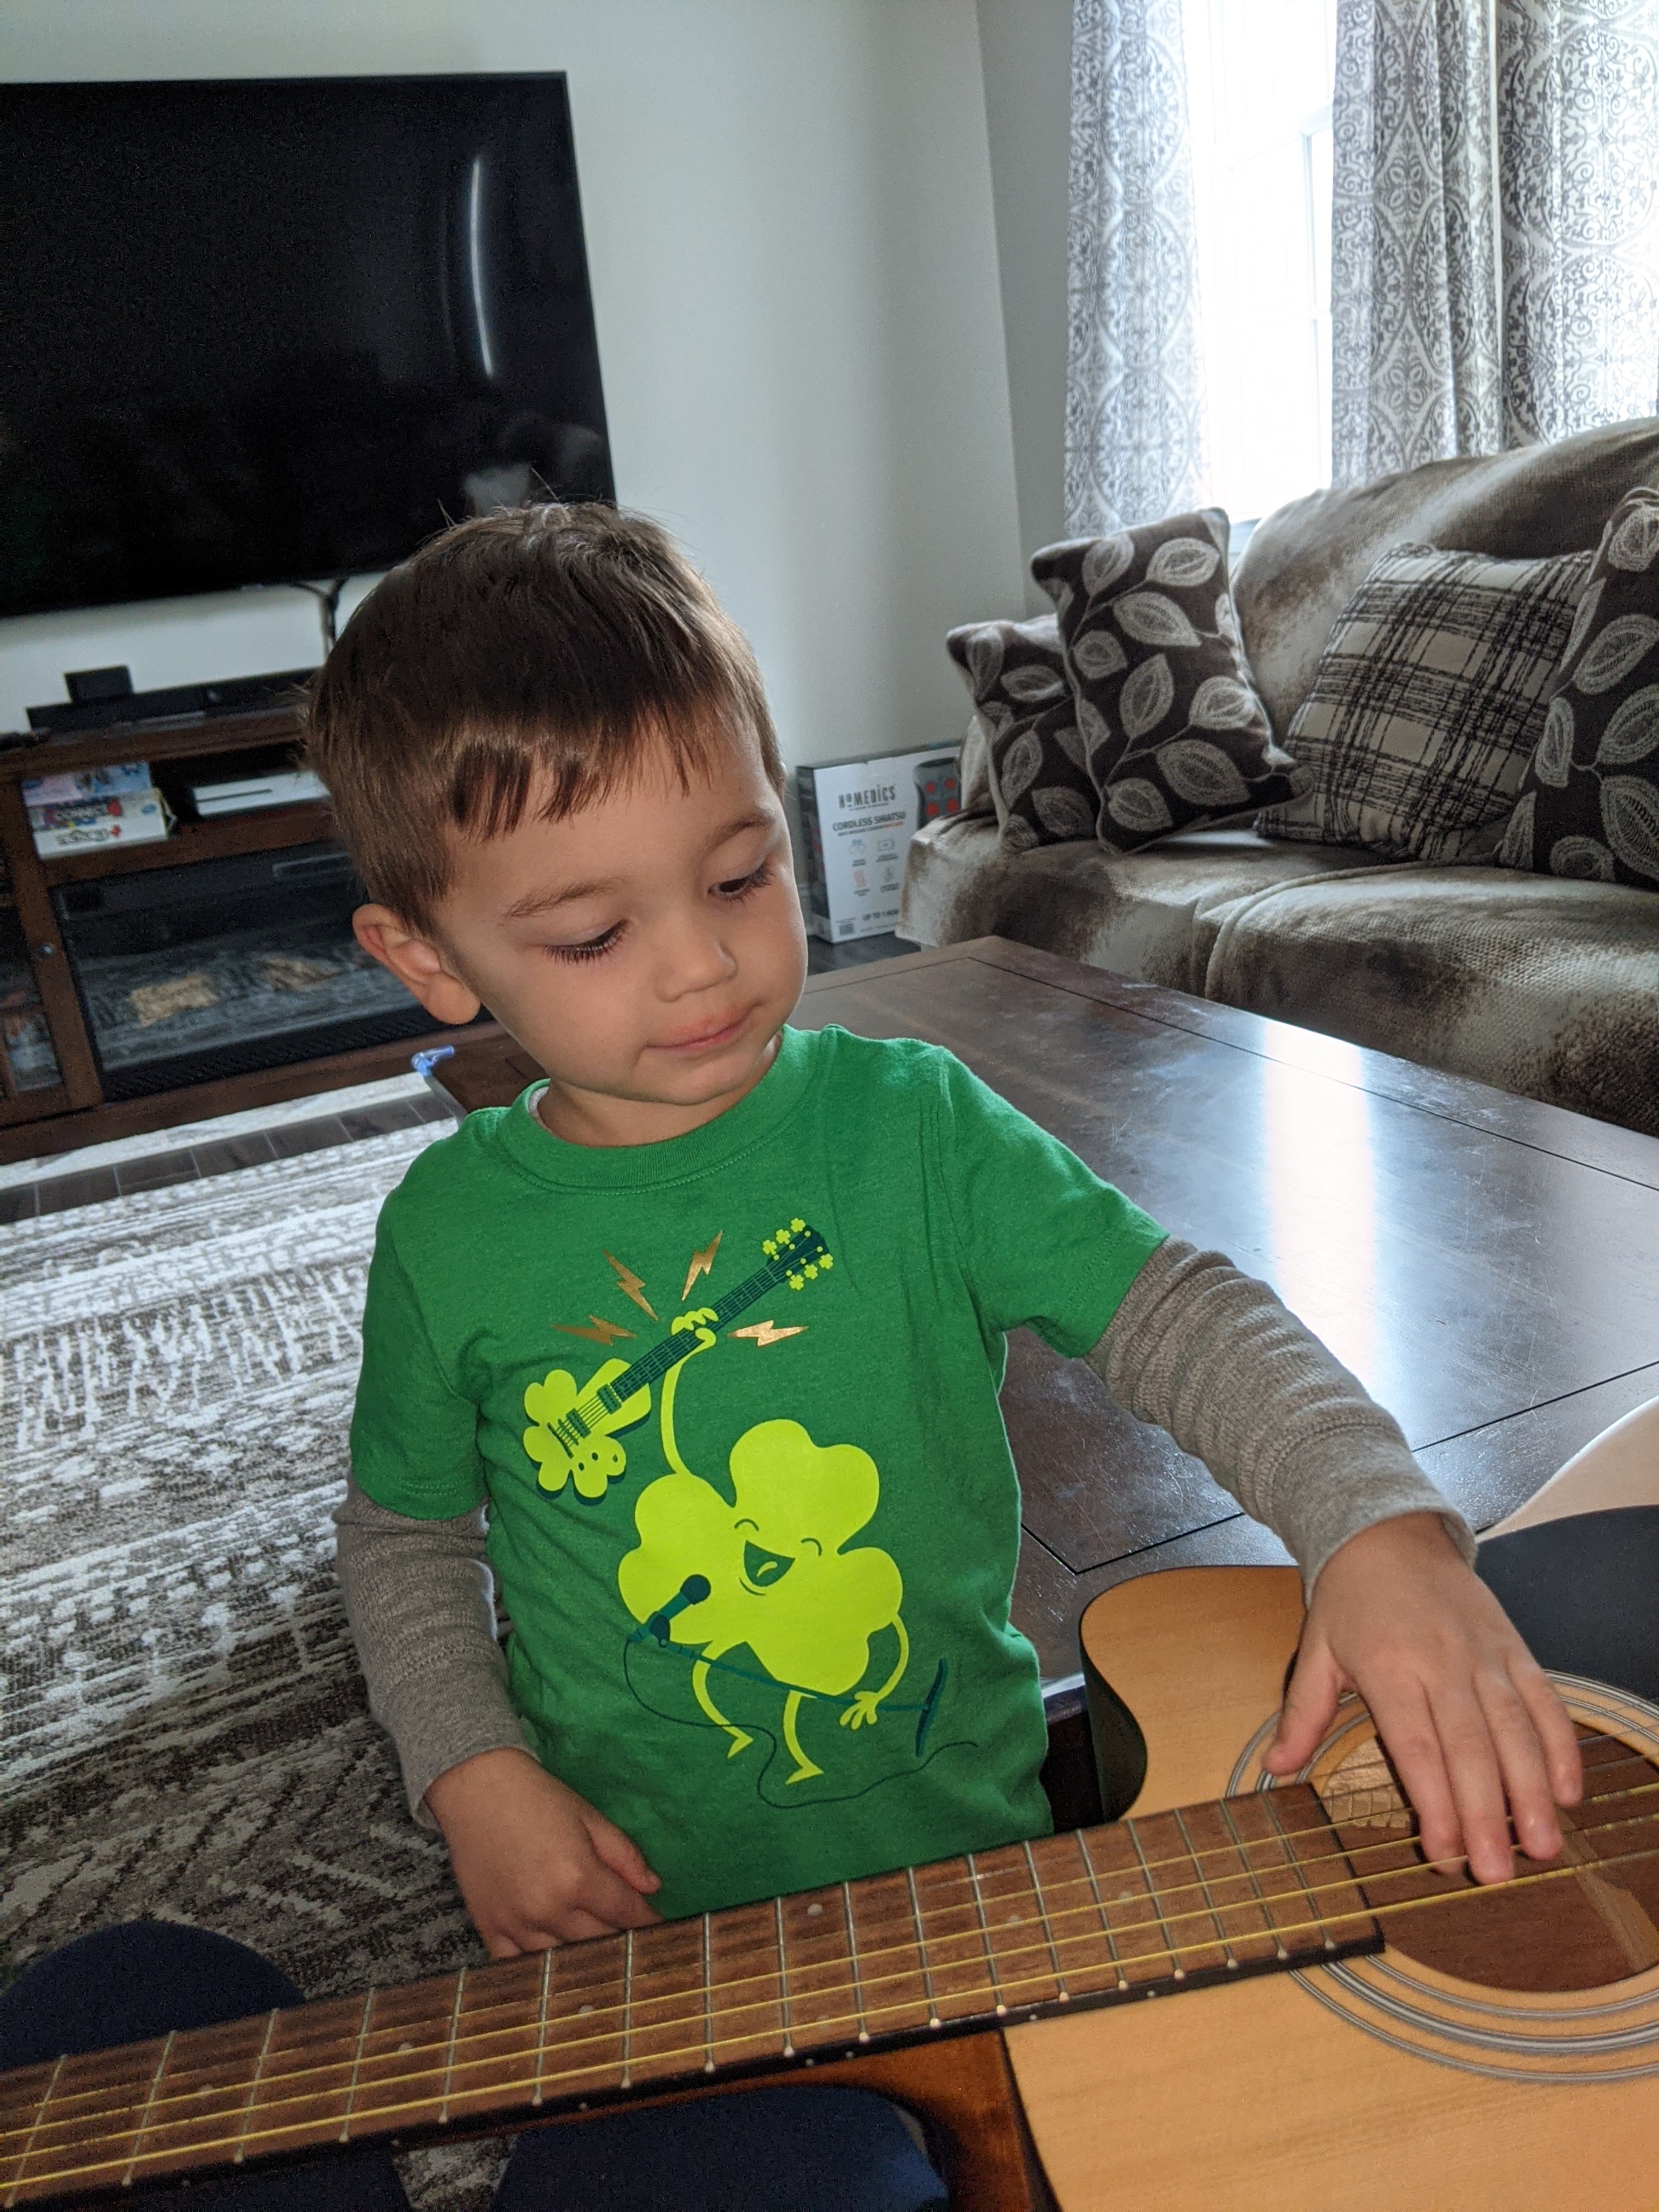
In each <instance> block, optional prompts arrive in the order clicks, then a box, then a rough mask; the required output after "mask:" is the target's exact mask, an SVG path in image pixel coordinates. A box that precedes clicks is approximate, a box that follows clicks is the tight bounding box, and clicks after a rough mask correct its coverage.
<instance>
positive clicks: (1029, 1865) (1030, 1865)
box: [1021, 1843, 1072, 2004]
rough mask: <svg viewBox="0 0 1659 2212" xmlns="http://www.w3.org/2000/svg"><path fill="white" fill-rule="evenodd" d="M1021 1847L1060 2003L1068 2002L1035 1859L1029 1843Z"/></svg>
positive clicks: (1068, 1991) (1070, 1994)
mask: <svg viewBox="0 0 1659 2212" xmlns="http://www.w3.org/2000/svg"><path fill="white" fill-rule="evenodd" d="M1021 1849H1022V1850H1024V1853H1025V1866H1026V1870H1027V1872H1028V1873H1029V1874H1030V1877H1031V1895H1032V1897H1033V1898H1034V1899H1036V1909H1037V1918H1038V1920H1039V1921H1040V1922H1041V1923H1042V1934H1043V1940H1044V1941H1045V1942H1047V1944H1048V1963H1049V1965H1050V1966H1052V1967H1053V1969H1054V1980H1055V1982H1056V1984H1058V1985H1059V1989H1060V2003H1061V2004H1069V2003H1070V2002H1071V1996H1072V1993H1071V1991H1070V1990H1068V1989H1067V1988H1066V1977H1065V1975H1064V1974H1062V1973H1061V1972H1060V1953H1059V1951H1058V1950H1057V1949H1056V1948H1055V1945H1054V1929H1052V1928H1051V1927H1050V1926H1049V1924H1048V1906H1047V1905H1045V1904H1044V1902H1043V1898H1042V1878H1041V1877H1040V1876H1039V1875H1038V1873H1037V1869H1036V1859H1035V1858H1033V1857H1032V1856H1031V1846H1030V1844H1029V1843H1026V1844H1022V1845H1021Z"/></svg>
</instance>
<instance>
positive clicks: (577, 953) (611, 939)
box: [543, 860, 774, 960]
mask: <svg viewBox="0 0 1659 2212" xmlns="http://www.w3.org/2000/svg"><path fill="white" fill-rule="evenodd" d="M773 872H774V870H773V863H772V861H771V860H763V861H762V862H761V864H760V866H759V867H757V868H751V869H750V871H749V872H748V874H747V875H744V876H732V877H730V878H727V880H726V882H725V883H723V884H715V885H714V896H715V897H716V898H719V899H723V900H724V901H725V902H726V904H727V905H728V906H737V905H739V904H741V902H743V901H744V899H746V898H750V897H752V896H753V895H754V894H755V892H757V891H758V890H764V888H765V887H766V885H767V884H769V883H770V882H771V880H772V876H773ZM627 927H628V925H627V924H626V922H622V921H613V922H612V923H611V927H610V928H609V929H605V930H601V931H600V933H599V935H598V936H597V937H589V938H585V939H583V940H582V941H581V942H580V944H576V945H546V946H544V948H543V949H544V951H547V952H550V953H551V954H552V956H553V957H554V958H555V959H556V960H599V959H601V958H603V957H604V956H605V953H607V952H609V951H611V950H612V948H613V947H614V946H616V945H618V944H619V943H620V942H621V940H622V938H623V933H624V932H625V930H626V928H627Z"/></svg>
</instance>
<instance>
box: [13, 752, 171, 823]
mask: <svg viewBox="0 0 1659 2212" xmlns="http://www.w3.org/2000/svg"><path fill="white" fill-rule="evenodd" d="M149 787H150V774H149V762H148V761H119V762H118V763H116V764H115V766H114V767H112V768H72V769H59V770H58V773H57V774H56V775H31V776H27V777H26V778H25V779H24V782H23V804H24V805H25V806H30V807H33V806H74V805H77V804H78V803H79V801H81V800H82V799H141V798H142V797H143V794H144V793H145V792H147V791H148V790H149ZM35 826H36V828H37V829H38V828H40V827H41V826H42V825H41V824H40V823H36V825H35Z"/></svg>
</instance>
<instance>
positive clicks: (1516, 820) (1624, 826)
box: [1498, 484, 1659, 891]
mask: <svg viewBox="0 0 1659 2212" xmlns="http://www.w3.org/2000/svg"><path fill="white" fill-rule="evenodd" d="M1544 702H1545V714H1544V729H1543V734H1542V735H1541V737H1540V738H1539V740H1538V744H1537V747H1536V749H1535V750H1534V753H1533V757H1532V759H1531V761H1530V762H1529V763H1528V768H1527V773H1526V776H1525V779H1524V781H1522V787H1521V796H1520V799H1518V800H1517V802H1516V809H1515V811H1514V813H1513V814H1512V815H1511V816H1510V823H1509V828H1508V829H1506V830H1505V832H1504V842H1503V843H1502V844H1501V845H1500V846H1499V847H1498V860H1499V862H1500V863H1501V864H1502V865H1503V866H1504V867H1509V868H1530V869H1533V870H1534V872H1536V873H1537V874H1539V875H1553V876H1587V877H1590V878H1596V879H1598V880H1600V881H1601V882H1602V883H1607V884H1638V885H1639V886H1640V887H1641V888H1642V889H1644V890H1650V891H1652V890H1659V491H1655V490H1653V489H1650V487H1649V486H1648V485H1646V484H1638V486H1637V488H1636V489H1635V490H1634V491H1630V492H1626V495H1625V496H1624V498H1623V499H1621V500H1620V502H1619V504H1618V506H1617V507H1614V509H1613V513H1612V516H1611V518H1610V519H1609V520H1608V523H1607V528H1606V530H1605V531H1604V532H1602V534H1601V544H1600V545H1599V546H1598V547H1597V549H1596V553H1595V562H1594V565H1593V566H1592V568H1591V569H1590V574H1589V583H1588V584H1587V585H1586V586H1584V596H1583V599H1580V600H1579V602H1578V612H1577V615H1576V616H1575V617H1574V619H1573V625H1572V634H1571V636H1570V637H1569V638H1568V640H1567V643H1566V648H1565V652H1564V653H1563V654H1562V656H1561V665H1560V667H1559V669H1558V670H1557V671H1556V673H1555V675H1554V676H1553V678H1552V679H1551V682H1550V686H1549V689H1548V690H1547V691H1546V693H1545V694H1544Z"/></svg>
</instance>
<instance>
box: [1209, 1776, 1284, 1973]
mask: <svg viewBox="0 0 1659 2212" xmlns="http://www.w3.org/2000/svg"><path fill="white" fill-rule="evenodd" d="M1219 1810H1220V1814H1221V1817H1222V1820H1224V1821H1225V1823H1226V1828H1227V1833H1228V1835H1229V1836H1230V1837H1231V1838H1232V1844H1233V1849H1234V1850H1236V1851H1237V1853H1238V1856H1239V1857H1240V1858H1241V1859H1242V1860H1243V1864H1244V1872H1245V1874H1246V1875H1248V1876H1249V1884H1250V1887H1251V1889H1252V1890H1253V1891H1254V1893H1255V1899H1256V1902H1257V1903H1258V1904H1259V1905H1261V1920H1262V1925H1263V1926H1264V1927H1265V1928H1266V1929H1267V1932H1268V1934H1269V1935H1270V1936H1272V1937H1273V1956H1274V1957H1275V1958H1276V1959H1288V1958H1289V1957H1290V1955H1291V1954H1290V1953H1289V1952H1288V1951H1287V1950H1286V1949H1285V1939H1284V1937H1283V1936H1281V1935H1280V1934H1279V1930H1278V1929H1277V1928H1276V1927H1275V1926H1274V1925H1273V1914H1272V1913H1271V1912H1270V1911H1268V1910H1267V1892H1266V1891H1265V1890H1264V1889H1263V1888H1262V1887H1261V1879H1260V1877H1259V1876H1258V1875H1257V1873H1256V1870H1255V1863H1254V1862H1253V1860H1252V1859H1251V1857H1250V1847H1249V1844H1247V1843H1246V1842H1245V1840H1244V1838H1243V1836H1242V1835H1241V1834H1240V1833H1239V1832H1238V1823H1237V1820H1234V1818H1233V1814H1232V1808H1231V1806H1230V1805H1229V1804H1228V1802H1227V1801H1226V1799H1225V1797H1223V1798H1222V1799H1221V1800H1220V1801H1219Z"/></svg>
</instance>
